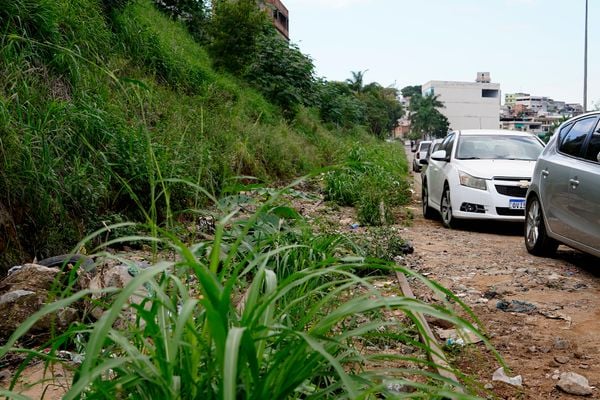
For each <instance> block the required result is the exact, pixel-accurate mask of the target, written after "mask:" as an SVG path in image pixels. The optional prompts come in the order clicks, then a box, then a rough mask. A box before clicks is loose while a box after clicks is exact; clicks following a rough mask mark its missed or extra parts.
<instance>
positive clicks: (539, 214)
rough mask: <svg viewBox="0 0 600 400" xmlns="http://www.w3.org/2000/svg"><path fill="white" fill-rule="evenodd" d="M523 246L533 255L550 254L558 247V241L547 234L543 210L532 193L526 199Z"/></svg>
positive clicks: (542, 255)
mask: <svg viewBox="0 0 600 400" xmlns="http://www.w3.org/2000/svg"><path fill="white" fill-rule="evenodd" d="M523 236H524V238H525V247H526V248H527V251H528V252H529V253H531V254H533V255H535V256H540V257H544V256H551V255H553V254H554V253H555V252H556V249H557V248H558V242H557V241H556V240H554V239H552V238H551V237H549V236H548V233H547V232H546V223H545V222H544V212H543V211H542V205H541V203H540V200H539V199H538V198H537V196H535V195H533V196H531V197H530V198H529V199H527V204H526V205H525V229H524V235H523Z"/></svg>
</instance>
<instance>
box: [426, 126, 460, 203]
mask: <svg viewBox="0 0 600 400" xmlns="http://www.w3.org/2000/svg"><path fill="white" fill-rule="evenodd" d="M455 137H456V134H455V133H451V134H449V135H448V136H446V138H445V139H444V141H443V142H442V144H440V148H439V150H444V151H446V160H434V159H432V158H430V159H429V160H430V164H429V166H428V168H427V176H428V179H429V181H428V182H429V184H428V188H429V199H430V200H429V201H430V202H431V203H432V205H433V206H434V207H435V208H436V209H438V210H439V208H440V207H439V205H440V203H441V199H442V191H443V189H444V181H445V179H446V178H445V177H446V173H447V170H448V168H449V164H450V163H449V160H450V156H451V153H452V148H453V145H454V140H455Z"/></svg>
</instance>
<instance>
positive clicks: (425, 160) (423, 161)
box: [419, 158, 429, 165]
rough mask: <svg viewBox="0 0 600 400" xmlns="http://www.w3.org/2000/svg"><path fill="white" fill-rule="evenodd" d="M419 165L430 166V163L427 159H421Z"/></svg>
mask: <svg viewBox="0 0 600 400" xmlns="http://www.w3.org/2000/svg"><path fill="white" fill-rule="evenodd" d="M419 164H421V165H428V164H429V161H427V159H426V158H421V159H420V160H419Z"/></svg>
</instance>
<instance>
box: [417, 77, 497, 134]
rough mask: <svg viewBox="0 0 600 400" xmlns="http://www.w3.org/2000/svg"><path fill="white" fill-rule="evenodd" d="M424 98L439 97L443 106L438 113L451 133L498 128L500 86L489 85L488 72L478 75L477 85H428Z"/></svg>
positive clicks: (464, 83)
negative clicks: (458, 130)
mask: <svg viewBox="0 0 600 400" xmlns="http://www.w3.org/2000/svg"><path fill="white" fill-rule="evenodd" d="M421 90H422V92H423V96H426V95H434V96H438V100H439V101H441V102H442V103H444V106H445V107H444V108H441V109H440V112H441V113H442V114H444V115H445V116H446V118H448V122H449V123H450V129H453V130H455V129H498V128H499V127H500V84H498V83H491V81H490V75H489V73H487V72H483V73H481V72H480V73H478V74H477V81H476V82H453V81H429V82H427V83H426V84H424V85H423V86H422V89H421Z"/></svg>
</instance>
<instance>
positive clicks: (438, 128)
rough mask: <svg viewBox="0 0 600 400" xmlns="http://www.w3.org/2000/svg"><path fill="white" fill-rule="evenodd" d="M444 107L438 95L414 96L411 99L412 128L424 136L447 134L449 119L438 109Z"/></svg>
mask: <svg viewBox="0 0 600 400" xmlns="http://www.w3.org/2000/svg"><path fill="white" fill-rule="evenodd" d="M443 107H444V103H442V102H441V101H439V100H438V96H433V95H427V96H418V95H415V96H413V97H412V98H411V100H410V111H411V114H410V123H411V127H412V130H413V131H414V132H416V133H418V134H419V135H420V136H421V137H422V138H424V137H425V135H432V136H436V137H443V136H445V135H446V133H447V132H448V119H447V118H446V117H445V116H444V115H442V113H440V111H439V110H438V108H443Z"/></svg>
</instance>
